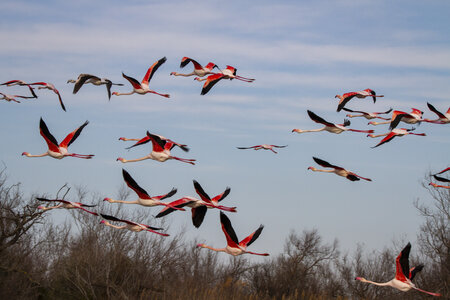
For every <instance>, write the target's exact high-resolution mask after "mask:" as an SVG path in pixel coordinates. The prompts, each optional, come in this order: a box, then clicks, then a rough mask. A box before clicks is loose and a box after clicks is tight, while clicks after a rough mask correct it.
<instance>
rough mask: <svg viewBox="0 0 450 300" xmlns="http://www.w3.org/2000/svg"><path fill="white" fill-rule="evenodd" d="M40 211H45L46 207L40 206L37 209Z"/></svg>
mask: <svg viewBox="0 0 450 300" xmlns="http://www.w3.org/2000/svg"><path fill="white" fill-rule="evenodd" d="M37 208H38V209H42V210H45V207H44V206H42V205H39V206H38V207H37Z"/></svg>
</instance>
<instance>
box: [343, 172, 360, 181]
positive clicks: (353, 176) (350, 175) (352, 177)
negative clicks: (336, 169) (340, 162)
mask: <svg viewBox="0 0 450 300" xmlns="http://www.w3.org/2000/svg"><path fill="white" fill-rule="evenodd" d="M345 178H347V179H348V180H350V181H358V180H360V179H359V178H358V176H356V175H355V174H351V173H350V174H348V175H347V176H346V177H345Z"/></svg>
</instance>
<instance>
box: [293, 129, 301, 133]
mask: <svg viewBox="0 0 450 300" xmlns="http://www.w3.org/2000/svg"><path fill="white" fill-rule="evenodd" d="M292 132H297V133H302V132H303V130H301V129H297V128H295V129H292Z"/></svg>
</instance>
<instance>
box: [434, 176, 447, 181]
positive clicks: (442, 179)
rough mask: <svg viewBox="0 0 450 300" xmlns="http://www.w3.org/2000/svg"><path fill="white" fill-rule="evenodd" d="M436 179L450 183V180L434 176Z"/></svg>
mask: <svg viewBox="0 0 450 300" xmlns="http://www.w3.org/2000/svg"><path fill="white" fill-rule="evenodd" d="M433 177H434V179H436V180H437V181H442V182H450V179H447V178H444V177H440V176H437V175H433Z"/></svg>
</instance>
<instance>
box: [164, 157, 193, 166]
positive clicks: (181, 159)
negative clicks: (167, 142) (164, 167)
mask: <svg viewBox="0 0 450 300" xmlns="http://www.w3.org/2000/svg"><path fill="white" fill-rule="evenodd" d="M170 158H172V159H176V160H179V161H181V162H185V163H188V164H191V165H195V163H194V161H196V160H195V159H187V158H180V157H176V156H171V157H170Z"/></svg>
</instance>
